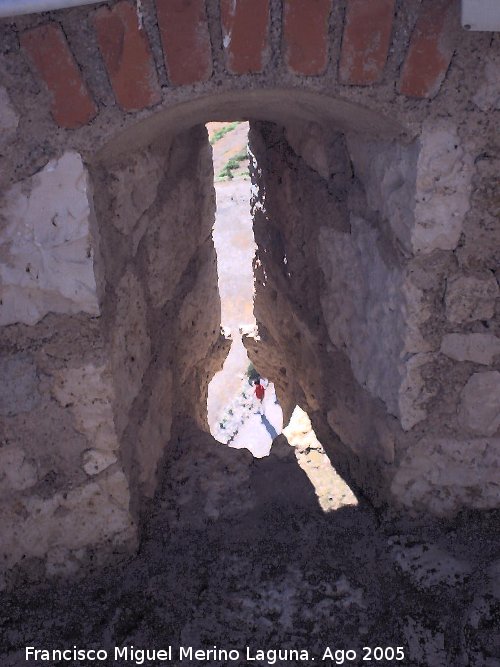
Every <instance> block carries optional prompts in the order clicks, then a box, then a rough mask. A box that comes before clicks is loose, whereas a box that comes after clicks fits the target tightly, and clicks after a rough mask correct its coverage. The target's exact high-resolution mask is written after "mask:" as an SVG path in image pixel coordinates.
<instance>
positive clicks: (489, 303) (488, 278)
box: [445, 273, 500, 324]
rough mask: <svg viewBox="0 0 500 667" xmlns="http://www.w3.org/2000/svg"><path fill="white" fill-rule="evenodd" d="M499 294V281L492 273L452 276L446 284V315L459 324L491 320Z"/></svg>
mask: <svg viewBox="0 0 500 667" xmlns="http://www.w3.org/2000/svg"><path fill="white" fill-rule="evenodd" d="M499 294H500V289H499V287H498V283H497V281H496V280H495V277H494V276H493V274H491V273H484V274H482V275H480V276H456V277H454V278H450V280H448V281H447V284H446V295H445V303H446V316H447V317H448V319H449V320H450V322H454V323H457V324H462V323H463V322H474V321H475V320H489V319H491V318H492V317H493V314H494V312H495V299H496V298H498V295H499Z"/></svg>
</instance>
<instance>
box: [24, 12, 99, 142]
mask: <svg viewBox="0 0 500 667" xmlns="http://www.w3.org/2000/svg"><path fill="white" fill-rule="evenodd" d="M20 41H21V46H22V47H23V49H24V50H25V51H26V53H27V54H28V56H29V57H30V59H31V61H32V63H33V65H34V67H35V69H36V70H37V71H38V73H39V74H40V76H41V77H42V79H43V80H44V82H45V84H46V85H47V88H48V89H49V91H50V93H51V95H52V106H51V110H52V115H53V117H54V120H55V121H56V123H57V124H58V125H59V126H60V127H64V128H67V129H75V128H77V127H81V126H82V125H86V124H87V123H88V122H89V121H91V120H92V118H94V117H95V115H96V114H97V107H96V105H95V104H94V101H93V99H92V97H91V96H90V93H89V91H88V89H87V86H86V85H85V82H84V81H83V79H82V76H81V74H80V70H79V69H78V65H77V64H76V62H75V59H74V58H73V54H72V53H71V51H70V48H69V46H68V42H67V40H66V37H65V36H64V33H63V31H62V29H61V27H60V26H59V24H57V23H46V24H44V25H40V26H37V27H36V28H32V29H31V30H27V31H26V32H23V33H22V34H21V37H20Z"/></svg>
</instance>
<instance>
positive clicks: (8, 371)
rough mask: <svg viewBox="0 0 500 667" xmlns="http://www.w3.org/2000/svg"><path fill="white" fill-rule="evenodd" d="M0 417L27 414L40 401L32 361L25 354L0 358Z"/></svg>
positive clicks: (35, 372)
mask: <svg viewBox="0 0 500 667" xmlns="http://www.w3.org/2000/svg"><path fill="white" fill-rule="evenodd" d="M0 377H1V378H2V381H1V383H0V415H4V416H6V415H15V414H18V413H20V412H29V411H30V410H32V409H33V408H34V407H35V405H36V404H37V403H38V401H39V400H40V393H39V391H38V384H39V383H38V377H37V371H36V366H35V363H34V361H33V359H32V358H31V357H30V356H29V355H26V354H17V355H15V356H12V357H0Z"/></svg>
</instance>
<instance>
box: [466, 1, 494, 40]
mask: <svg viewBox="0 0 500 667" xmlns="http://www.w3.org/2000/svg"><path fill="white" fill-rule="evenodd" d="M462 27H463V28H465V29H466V30H482V31H488V32H496V31H500V0H462Z"/></svg>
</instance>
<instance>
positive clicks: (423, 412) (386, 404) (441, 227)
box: [248, 123, 500, 515]
mask: <svg viewBox="0 0 500 667" xmlns="http://www.w3.org/2000/svg"><path fill="white" fill-rule="evenodd" d="M436 127H437V128H438V129H437V130H436V133H437V134H436V133H435V135H433V136H434V138H433V140H431V139H430V138H429V137H428V136H427V135H426V130H425V129H424V132H423V137H422V139H421V140H420V141H419V142H418V144H415V145H410V146H406V147H405V146H398V145H396V144H394V143H393V142H392V143H390V142H387V143H385V144H384V143H383V142H380V141H378V142H375V144H376V150H375V149H374V145H375V144H372V143H370V140H369V139H368V138H364V139H363V140H361V138H359V137H358V138H354V139H353V138H352V137H350V138H349V140H348V142H347V147H348V148H349V149H350V148H351V147H352V146H354V147H355V148H354V149H353V150H352V153H351V152H346V151H345V149H344V152H343V153H342V148H341V139H340V138H338V137H337V139H336V143H335V141H334V139H333V135H330V138H328V135H326V136H325V132H324V131H323V132H322V131H321V130H318V128H316V127H311V126H309V127H307V126H304V127H302V128H300V127H297V126H294V127H289V128H286V130H285V133H284V134H283V133H282V134H280V131H279V130H278V129H277V128H274V130H273V129H272V128H271V127H270V126H269V125H267V126H266V125H261V126H260V127H259V128H257V127H255V126H254V128H253V135H252V146H253V150H254V153H255V155H256V157H257V170H256V172H255V175H254V177H255V178H256V179H257V181H258V184H259V185H260V198H259V200H258V201H257V202H256V206H255V220H256V238H257V242H258V244H259V252H258V259H257V271H258V273H257V278H258V279H257V300H256V314H257V320H258V322H259V328H260V335H261V340H260V341H257V342H256V343H254V342H252V341H249V343H248V346H249V349H251V350H252V352H253V354H254V356H255V361H256V363H257V366H259V363H260V364H261V367H262V370H263V371H264V372H267V373H268V374H269V376H270V377H271V378H273V379H274V380H275V381H277V385H278V388H279V391H280V392H282V393H283V395H284V400H285V405H286V406H287V408H288V406H289V404H292V403H293V402H294V401H296V402H298V403H301V404H302V406H303V407H304V408H305V409H307V410H308V411H309V412H310V413H312V414H313V415H315V417H314V416H313V421H314V420H315V426H316V428H318V429H319V430H320V432H322V433H323V434H324V437H325V438H327V439H328V440H330V441H331V443H332V444H331V447H330V452H329V453H330V455H332V457H333V459H334V462H335V463H337V465H338V464H339V463H340V465H341V467H342V466H343V469H344V471H345V470H348V471H349V473H350V474H351V475H352V477H353V478H354V481H355V482H356V483H357V484H358V485H359V486H360V487H361V488H362V489H363V490H364V491H365V492H368V493H369V494H370V495H371V496H372V498H373V499H374V500H375V501H376V502H380V501H389V502H391V503H393V504H396V505H404V506H406V507H407V508H410V509H411V510H423V509H424V510H426V511H431V512H432V513H435V514H438V515H449V514H453V513H455V512H456V511H458V509H459V508H460V507H463V506H465V507H476V508H489V507H496V506H498V503H499V501H500V498H499V493H498V486H497V485H496V482H495V481H494V477H495V475H492V474H491V473H490V472H489V470H491V468H492V466H493V469H496V467H497V466H498V461H499V457H500V447H499V441H498V437H495V435H498V428H499V426H500V423H499V419H500V413H499V409H500V408H499V405H500V394H499V387H498V377H500V375H499V374H498V372H497V371H495V370H493V369H492V368H491V367H492V366H493V367H495V361H496V360H498V350H499V347H498V343H499V340H498V337H497V335H495V333H493V331H494V330H495V327H496V324H495V323H496V318H495V313H496V312H497V311H496V309H497V308H498V305H497V304H498V294H499V290H498V284H497V281H496V279H495V277H494V275H493V274H492V273H491V271H490V272H488V270H487V269H486V268H485V267H483V269H482V270H479V268H478V267H476V268H475V270H474V271H466V272H465V273H461V272H460V271H457V263H456V260H455V258H454V256H453V253H452V251H451V248H455V247H458V246H459V239H462V242H461V243H460V247H463V245H464V244H463V233H462V230H463V228H464V227H465V228H466V226H467V214H468V213H469V211H470V204H471V198H470V190H469V183H470V181H471V179H472V168H471V164H472V162H473V156H472V155H471V153H470V145H469V146H468V148H467V150H465V149H464V148H463V147H462V148H461V147H460V146H459V145H457V144H456V141H457V132H456V130H453V131H450V132H448V134H447V133H446V132H445V131H444V129H443V124H441V123H437V125H436ZM431 135H432V132H431ZM285 137H286V140H285ZM363 142H364V143H363ZM450 142H451V143H450ZM454 142H455V143H454ZM291 147H292V148H293V151H292V150H291ZM363 149H364V152H363ZM384 151H385V152H384ZM432 151H434V158H433V159H432V160H431V159H430V153H432ZM342 155H343V156H344V157H343V159H344V164H343V165H342V158H341V156H342ZM299 156H301V157H299ZM370 156H371V157H370ZM370 160H371V162H370ZM429 160H430V163H432V165H433V166H432V168H431V167H430V166H429V164H430V163H429ZM440 160H441V161H442V164H441V167H440V169H438V170H437V171H436V169H437V167H435V164H436V163H439V161H440ZM369 164H370V165H371V168H368V165H369ZM438 171H439V173H440V174H441V175H442V177H440V178H437V177H436V174H438ZM433 174H434V176H433ZM409 195H411V196H409ZM424 199H425V203H423V200H424ZM429 221H432V224H430V222H429ZM457 226H458V228H459V230H460V232H459V233H458V234H457ZM300 227H302V229H301V228H300ZM424 241H425V242H424ZM446 250H447V251H446ZM285 258H286V263H285V261H284V260H285ZM490 266H491V268H493V266H494V264H493V263H491V264H490ZM318 294H319V295H321V296H320V299H319V303H318ZM284 312H286V314H287V319H284V318H283V313H284ZM466 328H468V329H469V333H468V334H467V333H459V331H460V330H463V329H466ZM325 330H326V331H325ZM453 330H454V333H452V331H453ZM486 331H487V332H488V333H486ZM319 332H321V334H320V333H319ZM323 336H324V337H326V339H327V340H328V341H330V344H325V338H323ZM297 341H300V345H299V344H297ZM459 362H465V363H459ZM467 362H468V363H467ZM474 364H475V365H474ZM485 366H486V367H489V368H486V369H485ZM496 367H498V366H496ZM312 369H314V371H313V370H312ZM346 369H348V372H346ZM471 371H476V372H473V374H472V375H471V374H470V373H471ZM312 375H314V379H313V380H312V379H311V376H312ZM353 396H355V397H356V398H355V400H353V398H352V397H353ZM332 430H333V432H334V433H333V434H332ZM485 437H486V438H490V439H489V440H486V439H485ZM339 439H340V441H341V443H342V444H340V443H339ZM325 444H326V445H327V446H328V443H327V442H325ZM346 447H347V453H346ZM431 461H432V465H431V464H430V463H429V462H431ZM431 469H432V474H431ZM391 480H392V482H391ZM386 485H389V486H390V491H389V488H388V486H386ZM391 485H392V486H391Z"/></svg>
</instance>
